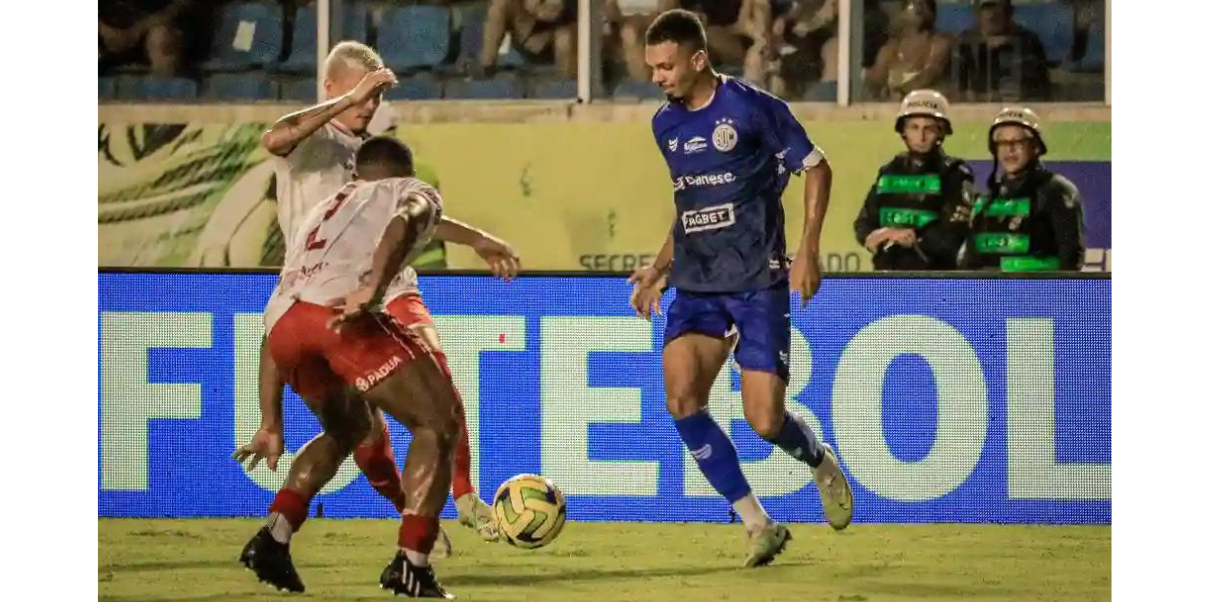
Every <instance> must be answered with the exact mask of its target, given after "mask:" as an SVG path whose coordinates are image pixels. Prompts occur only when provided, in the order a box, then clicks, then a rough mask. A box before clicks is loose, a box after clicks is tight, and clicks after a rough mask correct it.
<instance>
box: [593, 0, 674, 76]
mask: <svg viewBox="0 0 1209 602" xmlns="http://www.w3.org/2000/svg"><path fill="white" fill-rule="evenodd" d="M675 4H676V1H675V0H606V2H605V8H604V10H605V23H606V24H607V25H608V27H609V28H610V29H611V30H612V32H613V34H614V38H615V39H616V43H617V44H618V45H620V50H621V55H622V57H623V59H624V60H625V70H626V76H627V77H628V78H630V80H632V81H639V82H640V81H648V80H650V79H651V70H650V68H649V67H647V66H646V60H645V58H644V52H645V51H646V43H645V42H644V38H643V36H644V35H645V33H646V28H647V27H649V26H650V25H651V21H654V20H655V15H657V14H659V13H661V12H663V11H665V10H668V9H669V8H674V5H675Z"/></svg>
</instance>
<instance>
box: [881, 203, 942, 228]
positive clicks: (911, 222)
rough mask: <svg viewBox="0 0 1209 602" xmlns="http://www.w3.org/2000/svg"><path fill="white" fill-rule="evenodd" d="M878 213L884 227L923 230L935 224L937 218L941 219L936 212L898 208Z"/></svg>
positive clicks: (884, 208) (886, 208) (882, 209)
mask: <svg viewBox="0 0 1209 602" xmlns="http://www.w3.org/2000/svg"><path fill="white" fill-rule="evenodd" d="M877 213H878V219H879V220H880V222H881V225H882V226H883V227H885V226H910V227H912V228H922V227H924V226H926V225H928V224H929V223H931V222H933V221H934V220H935V219H936V218H937V217H940V216H939V215H937V214H936V212H935V211H927V210H925V209H900V208H898V207H882V208H881V209H880V210H879V211H878V212H877Z"/></svg>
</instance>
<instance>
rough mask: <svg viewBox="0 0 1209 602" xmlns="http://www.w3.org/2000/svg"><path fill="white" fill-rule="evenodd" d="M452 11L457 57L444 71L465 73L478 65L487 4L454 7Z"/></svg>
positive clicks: (477, 3) (478, 3)
mask: <svg viewBox="0 0 1209 602" xmlns="http://www.w3.org/2000/svg"><path fill="white" fill-rule="evenodd" d="M453 11H454V13H453V16H454V19H453V21H454V23H455V28H456V29H455V31H454V34H455V36H456V39H457V47H458V53H457V54H458V56H457V58H455V59H454V61H453V63H452V64H451V65H448V66H447V68H446V69H445V71H452V72H456V73H466V72H467V71H468V70H469V68H470V66H472V65H477V64H478V62H479V55H480V54H482V51H483V23H485V22H486V20H487V3H486V2H475V3H472V4H467V5H465V6H455V7H454V8H453Z"/></svg>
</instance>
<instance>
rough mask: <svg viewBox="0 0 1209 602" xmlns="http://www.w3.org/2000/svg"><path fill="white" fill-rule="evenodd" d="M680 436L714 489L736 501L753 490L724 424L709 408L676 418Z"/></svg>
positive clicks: (727, 498) (733, 501)
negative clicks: (685, 416)
mask: <svg viewBox="0 0 1209 602" xmlns="http://www.w3.org/2000/svg"><path fill="white" fill-rule="evenodd" d="M676 430H677V431H678V432H679V433H680V439H681V440H683V441H684V445H685V446H686V447H688V449H689V453H691V454H692V456H693V458H694V459H695V460H697V467H698V468H700V469H701V473H702V474H704V475H705V479H706V480H707V481H709V484H710V485H713V486H714V489H715V490H716V491H717V492H718V493H720V494H722V497H725V498H726V501H728V502H730V503H732V504H733V503H735V502H736V501H738V500H740V499H742V498H743V497H744V496H746V495H747V494H749V493H751V485H748V484H747V477H745V476H743V469H741V468H739V454H738V452H736V451H735V445H734V444H733V443H731V441H730V438H729V437H727V436H726V433H724V432H722V427H720V426H718V423H717V422H714V419H713V417H711V416H710V415H709V410H701V411H700V412H697V413H696V414H693V415H692V416H689V417H688V418H683V419H680V420H677V421H676Z"/></svg>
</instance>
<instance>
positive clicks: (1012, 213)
mask: <svg viewBox="0 0 1209 602" xmlns="http://www.w3.org/2000/svg"><path fill="white" fill-rule="evenodd" d="M986 210H987V217H1017V216H1020V217H1028V214H1029V202H1028V199H995V200H993V201H991V204H990V205H988V206H987V208H986Z"/></svg>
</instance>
